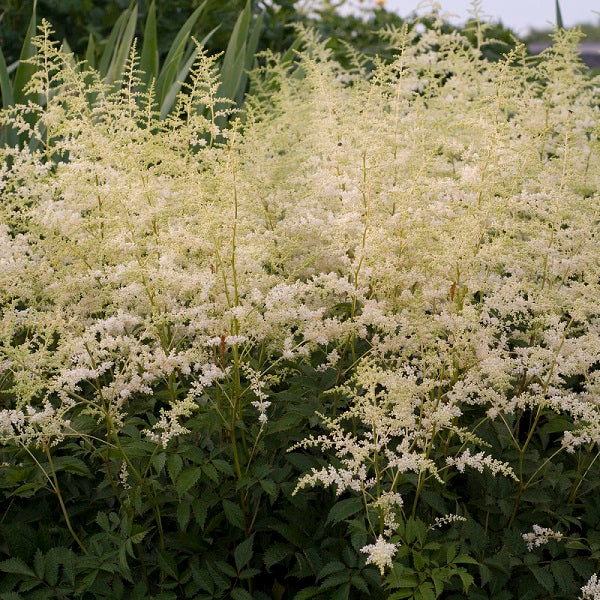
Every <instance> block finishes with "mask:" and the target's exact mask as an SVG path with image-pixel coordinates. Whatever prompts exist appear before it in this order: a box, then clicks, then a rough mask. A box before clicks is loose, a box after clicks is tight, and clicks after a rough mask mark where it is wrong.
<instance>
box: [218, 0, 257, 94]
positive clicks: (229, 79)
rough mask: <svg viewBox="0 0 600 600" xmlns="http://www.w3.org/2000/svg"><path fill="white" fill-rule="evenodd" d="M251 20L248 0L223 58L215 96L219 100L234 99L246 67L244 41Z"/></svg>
mask: <svg viewBox="0 0 600 600" xmlns="http://www.w3.org/2000/svg"><path fill="white" fill-rule="evenodd" d="M251 18H252V11H251V3H250V0H248V1H247V2H246V6H245V7H244V10H243V11H242V12H241V13H240V15H239V17H238V18H237V21H236V22H235V26H234V28H233V31H232V33H231V37H230V38H229V43H228V44H227V49H226V50H225V55H224V56H223V65H222V67H221V85H220V86H219V90H218V91H217V95H218V96H219V97H220V98H229V99H234V98H235V97H236V92H237V90H238V87H239V84H240V81H241V79H242V74H243V72H244V68H245V66H246V40H247V38H248V30H249V28H250V20H251Z"/></svg>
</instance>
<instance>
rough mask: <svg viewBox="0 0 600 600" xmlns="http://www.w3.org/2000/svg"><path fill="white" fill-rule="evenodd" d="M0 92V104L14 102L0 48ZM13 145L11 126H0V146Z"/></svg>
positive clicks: (13, 136)
mask: <svg viewBox="0 0 600 600" xmlns="http://www.w3.org/2000/svg"><path fill="white" fill-rule="evenodd" d="M0 93H1V94H2V106H3V108H8V107H9V106H12V105H13V104H14V102H15V99H14V98H13V88H12V83H11V81H10V76H9V74H8V69H7V67H6V60H5V59H4V54H3V53H2V50H1V49H0ZM6 144H7V145H9V146H15V145H16V144H17V135H16V133H15V132H14V131H13V129H12V127H2V128H0V146H4V145H6Z"/></svg>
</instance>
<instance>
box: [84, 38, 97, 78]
mask: <svg viewBox="0 0 600 600" xmlns="http://www.w3.org/2000/svg"><path fill="white" fill-rule="evenodd" d="M85 62H86V64H87V66H88V68H89V69H95V68H96V43H95V42H94V36H93V35H92V34H91V33H90V35H89V37H88V43H87V48H86V50H85Z"/></svg>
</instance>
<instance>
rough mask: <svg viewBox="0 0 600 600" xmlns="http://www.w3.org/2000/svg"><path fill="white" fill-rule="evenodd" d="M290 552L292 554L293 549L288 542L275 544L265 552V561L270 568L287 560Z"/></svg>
mask: <svg viewBox="0 0 600 600" xmlns="http://www.w3.org/2000/svg"><path fill="white" fill-rule="evenodd" d="M290 554H292V549H291V548H290V546H288V545H287V544H281V543H278V544H273V545H272V546H269V547H268V548H267V549H266V551H265V553H264V554H263V562H264V563H265V566H266V567H267V569H270V568H271V567H272V566H273V565H276V564H277V563H280V562H281V561H282V560H285V559H286V558H287V557H288V556H290Z"/></svg>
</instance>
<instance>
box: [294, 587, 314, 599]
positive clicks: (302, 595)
mask: <svg viewBox="0 0 600 600" xmlns="http://www.w3.org/2000/svg"><path fill="white" fill-rule="evenodd" d="M318 594H319V588H317V587H314V586H312V587H307V588H304V589H303V590H301V591H299V592H298V593H297V594H296V595H295V596H294V600H309V598H314V597H315V596H316V595H318Z"/></svg>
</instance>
